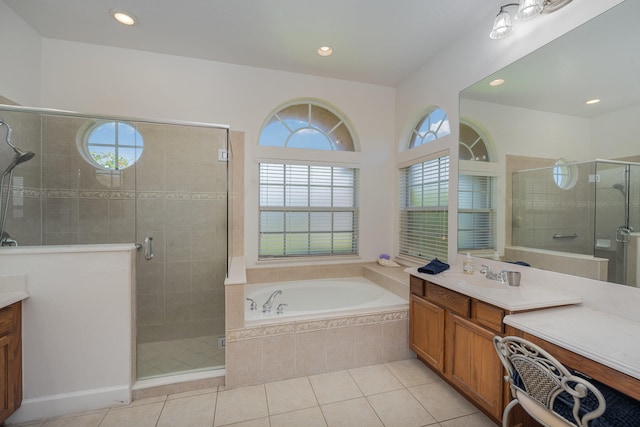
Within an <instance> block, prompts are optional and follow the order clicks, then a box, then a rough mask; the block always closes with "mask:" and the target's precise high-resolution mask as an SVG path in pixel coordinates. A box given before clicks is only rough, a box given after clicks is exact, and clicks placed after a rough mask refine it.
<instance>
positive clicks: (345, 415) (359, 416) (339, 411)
mask: <svg viewBox="0 0 640 427" xmlns="http://www.w3.org/2000/svg"><path fill="white" fill-rule="evenodd" d="M320 408H321V409H322V413H323V414H324V418H325V420H326V421H327V425H328V426H329V427H354V426H367V427H377V426H379V427H383V424H382V423H381V422H380V419H379V418H378V416H377V415H376V413H375V411H374V410H373V408H371V405H369V402H367V399H365V398H363V397H360V398H358V399H352V400H345V401H342V402H336V403H330V404H328V405H322V406H321V407H320Z"/></svg>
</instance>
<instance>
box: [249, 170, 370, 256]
mask: <svg viewBox="0 0 640 427" xmlns="http://www.w3.org/2000/svg"><path fill="white" fill-rule="evenodd" d="M259 167H260V219H259V257H260V258H269V257H293V256H310V255H353V254H357V253H358V170H357V169H355V168H347V167H335V166H314V165H287V164H275V163H261V164H260V166H259Z"/></svg>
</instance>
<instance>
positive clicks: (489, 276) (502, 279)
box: [480, 264, 507, 283]
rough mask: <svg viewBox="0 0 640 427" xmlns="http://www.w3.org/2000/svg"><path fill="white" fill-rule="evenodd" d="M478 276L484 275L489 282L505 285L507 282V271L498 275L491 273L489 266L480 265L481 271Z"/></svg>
mask: <svg viewBox="0 0 640 427" xmlns="http://www.w3.org/2000/svg"><path fill="white" fill-rule="evenodd" d="M480 274H484V275H485V276H484V277H486V278H487V279H489V280H496V281H498V282H500V283H506V281H507V270H502V271H501V272H500V273H496V272H495V271H491V268H489V266H486V265H484V264H482V269H481V270H480Z"/></svg>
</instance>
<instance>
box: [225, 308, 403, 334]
mask: <svg viewBox="0 0 640 427" xmlns="http://www.w3.org/2000/svg"><path fill="white" fill-rule="evenodd" d="M408 318H409V309H408V308H407V309H404V310H393V311H386V312H381V313H374V314H364V315H351V316H344V317H331V318H327V319H320V320H310V321H295V320H292V321H289V322H286V321H284V322H282V323H278V324H275V325H274V324H272V325H265V326H253V327H248V328H242V329H230V330H228V331H227V341H229V342H232V341H242V340H247V339H253V338H261V337H267V336H272V335H287V334H295V333H302V332H311V331H319V330H323V329H334V328H343V327H347V326H354V325H367V324H372V323H384V322H392V321H397V320H406V319H408Z"/></svg>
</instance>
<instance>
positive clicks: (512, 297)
mask: <svg viewBox="0 0 640 427" xmlns="http://www.w3.org/2000/svg"><path fill="white" fill-rule="evenodd" d="M408 272H409V273H410V290H411V296H410V302H409V346H410V348H411V349H412V350H413V351H414V352H415V353H416V354H417V355H418V357H419V358H420V359H421V360H422V361H423V362H424V363H426V364H427V365H428V366H430V367H431V368H432V369H433V370H435V371H436V372H437V373H438V374H439V375H440V376H441V377H442V378H444V379H445V380H446V381H447V382H448V383H449V384H451V385H453V386H454V387H455V388H456V389H457V390H458V391H460V392H461V393H462V394H464V395H465V396H466V397H467V398H468V399H469V400H471V401H472V402H473V403H475V405H476V406H477V407H478V408H481V409H482V410H483V412H485V413H486V414H487V415H489V416H490V417H491V418H492V419H494V420H495V421H497V422H498V421H500V420H501V418H502V411H503V408H504V405H505V404H506V402H508V401H509V400H510V396H509V390H508V387H507V386H506V383H505V382H504V379H503V376H504V374H503V368H502V364H501V363H500V360H499V359H498V356H497V354H496V351H495V348H494V345H493V337H494V336H495V335H505V327H506V325H505V324H504V322H503V320H504V318H505V316H508V315H513V314H516V313H522V312H529V311H532V310H540V309H543V308H549V307H557V306H566V305H570V304H578V303H581V302H582V299H581V298H580V297H579V296H577V295H574V294H571V293H567V292H562V291H559V290H554V289H546V288H539V287H536V286H533V285H531V284H528V283H527V280H526V279H524V280H523V283H522V286H520V287H510V286H508V285H507V284H506V283H499V282H497V281H492V280H489V279H486V278H485V277H483V276H481V275H480V274H478V273H476V274H475V275H464V274H462V273H456V272H445V273H441V274H439V275H426V274H421V273H418V272H417V270H416V269H409V270H408Z"/></svg>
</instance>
